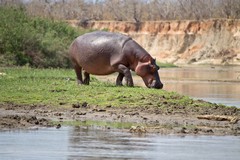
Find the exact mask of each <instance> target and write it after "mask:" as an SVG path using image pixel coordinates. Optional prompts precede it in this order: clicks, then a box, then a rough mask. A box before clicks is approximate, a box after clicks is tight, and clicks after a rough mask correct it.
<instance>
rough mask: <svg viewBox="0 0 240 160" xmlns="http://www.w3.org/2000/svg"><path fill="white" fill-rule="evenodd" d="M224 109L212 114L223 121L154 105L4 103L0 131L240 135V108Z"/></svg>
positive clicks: (0, 108)
mask: <svg viewBox="0 0 240 160" xmlns="http://www.w3.org/2000/svg"><path fill="white" fill-rule="evenodd" d="M215 110H216V111H217V108H216V109H215ZM224 110H225V111H220V112H219V114H215V115H214V114H211V115H213V117H219V116H220V117H221V116H222V117H223V118H222V119H217V118H215V119H214V118H213V119H204V118H201V117H203V116H207V115H208V114H205V115H200V114H197V113H196V112H192V113H191V112H186V111H184V109H183V110H179V109H177V110H176V111H173V112H172V113H170V112H169V111H163V110H161V109H159V108H156V107H152V106H149V107H113V106H110V105H109V106H105V107H99V106H90V105H88V104H87V103H86V102H84V103H83V104H73V105H72V107H71V108H66V107H63V108H61V107H51V106H46V105H18V104H12V103H5V104H0V111H1V112H0V120H1V121H0V131H3V130H16V129H31V128H40V127H56V128H60V127H61V126H62V125H64V126H70V125H71V126H86V125H87V126H104V127H106V128H108V129H114V128H120V129H124V130H125V131H127V132H131V133H138V134H148V133H154V134H163V135H170V134H174V135H175V134H176V135H216V136H227V135H229V136H230V135H231V136H240V121H239V119H240V117H239V112H240V111H239V109H236V108H234V107H227V108H225V109H224ZM220 113H221V114H220ZM224 114H226V115H228V114H235V115H228V116H225V115H224ZM199 117H200V118H199ZM224 117H228V118H229V119H224ZM231 119H232V121H231Z"/></svg>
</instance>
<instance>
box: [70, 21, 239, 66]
mask: <svg viewBox="0 0 240 160" xmlns="http://www.w3.org/2000/svg"><path fill="white" fill-rule="evenodd" d="M71 23H72V25H76V24H77V23H76V22H74V21H71ZM86 28H91V29H97V30H103V29H107V30H108V31H111V32H121V33H124V34H127V35H129V36H131V37H132V38H133V39H134V40H135V41H137V42H138V43H139V44H140V45H142V46H143V47H144V48H145V49H146V50H147V51H148V52H149V53H150V54H151V55H152V56H153V57H156V58H157V60H158V61H160V62H165V63H166V62H167V63H174V64H182V65H184V64H236V65H240V20H226V19H212V20H203V21H154V22H142V23H140V24H139V25H136V23H133V22H118V21H91V22H88V24H87V25H86Z"/></svg>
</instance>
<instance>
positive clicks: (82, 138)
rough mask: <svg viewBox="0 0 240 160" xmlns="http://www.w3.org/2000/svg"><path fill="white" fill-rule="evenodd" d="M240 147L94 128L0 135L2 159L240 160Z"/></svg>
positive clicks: (233, 140) (235, 141) (238, 141)
mask: <svg viewBox="0 0 240 160" xmlns="http://www.w3.org/2000/svg"><path fill="white" fill-rule="evenodd" d="M239 146H240V138H239V137H228V136H225V137H221V136H186V137H181V136H173V135H170V136H158V135H145V136H143V135H142V136H140V135H134V134H131V133H126V132H121V131H119V130H103V129H99V128H92V127H90V128H80V127H62V128H60V129H55V128H48V129H40V130H36V131H17V132H16V131H15V132H13V131H9V132H0V157H1V160H8V159H14V160H15V159H24V160H28V159H29V160H30V159H31V160H32V159H35V160H38V159H39V160H42V159H50V160H52V159H57V160H61V159H63V160H65V159H69V160H71V159H178V160H181V159H182V160H192V159H195V160H198V159H199V160H200V159H204V160H208V159H209V160H214V159H216V160H225V159H228V160H237V159H239V157H240V148H239Z"/></svg>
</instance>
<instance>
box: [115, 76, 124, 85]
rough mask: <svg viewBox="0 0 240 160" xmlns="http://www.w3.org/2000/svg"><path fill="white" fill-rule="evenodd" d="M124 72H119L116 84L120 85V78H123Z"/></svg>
mask: <svg viewBox="0 0 240 160" xmlns="http://www.w3.org/2000/svg"><path fill="white" fill-rule="evenodd" d="M123 77H124V74H123V73H119V74H118V76H117V80H116V85H117V86H122V85H123V84H122V80H123Z"/></svg>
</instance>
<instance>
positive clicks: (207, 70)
mask: <svg viewBox="0 0 240 160" xmlns="http://www.w3.org/2000/svg"><path fill="white" fill-rule="evenodd" d="M160 75H161V77H162V81H163V83H164V84H165V86H164V89H165V90H168V91H175V92H178V93H181V94H184V95H188V96H191V97H193V98H196V99H203V100H206V101H209V102H213V103H221V104H225V105H228V106H236V107H240V67H236V66H228V67H226V66H225V67H222V66H215V67H210V66H204V67H184V68H170V69H162V70H160Z"/></svg>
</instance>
